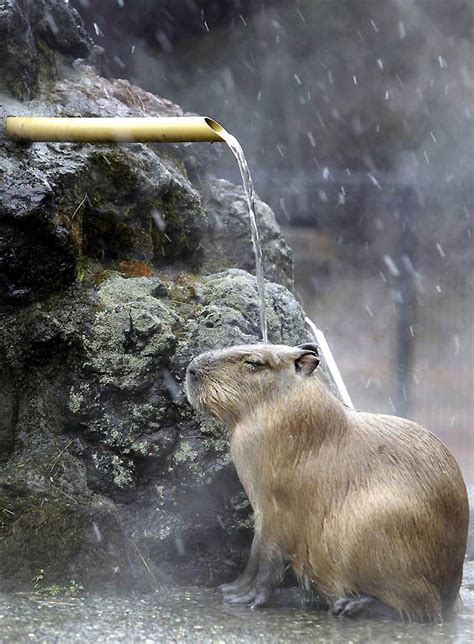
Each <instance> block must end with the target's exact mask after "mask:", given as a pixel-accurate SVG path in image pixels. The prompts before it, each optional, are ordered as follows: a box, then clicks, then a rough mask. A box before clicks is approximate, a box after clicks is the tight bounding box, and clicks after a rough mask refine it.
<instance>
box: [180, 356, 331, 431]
mask: <svg viewBox="0 0 474 644" xmlns="http://www.w3.org/2000/svg"><path fill="white" fill-rule="evenodd" d="M318 364H319V358H318V347H317V346H316V345H314V344H303V345H300V346H298V347H288V346H286V345H284V344H249V345H242V346H236V347H230V348H228V349H222V350H220V351H207V352H206V353H201V354H200V355H198V356H197V357H196V358H194V360H192V362H191V363H190V364H189V366H188V369H187V372H186V390H187V395H188V399H189V402H190V403H191V404H192V405H193V407H195V408H196V409H198V410H200V411H206V412H209V413H211V414H213V415H214V416H216V417H217V418H219V419H221V420H223V421H225V422H231V423H232V422H236V421H237V420H238V419H239V418H241V417H243V416H244V415H246V414H247V413H248V412H249V411H251V410H252V409H253V408H255V407H257V406H258V405H259V403H261V402H262V401H264V400H269V399H271V398H272V397H280V396H283V395H285V392H286V391H288V390H289V389H290V388H291V387H292V386H294V385H295V384H297V382H298V381H299V380H301V379H302V378H306V377H308V376H309V375H310V374H311V373H312V372H313V371H314V370H315V369H316V367H317V366H318Z"/></svg>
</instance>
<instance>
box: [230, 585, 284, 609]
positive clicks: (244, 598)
mask: <svg viewBox="0 0 474 644" xmlns="http://www.w3.org/2000/svg"><path fill="white" fill-rule="evenodd" d="M273 588H274V586H273V585H271V584H265V583H258V584H255V585H254V586H252V587H250V588H247V589H246V590H243V591H242V592H240V593H232V594H226V595H224V603H226V604H231V605H237V606H250V608H252V609H254V608H259V607H260V606H264V605H265V604H266V603H267V601H268V598H269V597H270V595H271V594H272V592H273Z"/></svg>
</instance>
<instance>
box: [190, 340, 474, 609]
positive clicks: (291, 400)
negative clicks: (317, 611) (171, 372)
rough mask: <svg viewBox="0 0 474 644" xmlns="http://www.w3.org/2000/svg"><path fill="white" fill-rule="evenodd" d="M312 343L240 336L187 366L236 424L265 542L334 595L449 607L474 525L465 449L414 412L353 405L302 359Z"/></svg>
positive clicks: (202, 402)
mask: <svg viewBox="0 0 474 644" xmlns="http://www.w3.org/2000/svg"><path fill="white" fill-rule="evenodd" d="M304 353H305V352H304V351H303V350H302V349H299V348H291V347H286V346H283V345H255V346H254V345H251V346H243V347H233V348H230V349H225V350H223V351H218V352H209V353H206V354H202V355H201V356H198V358H196V359H195V360H194V361H193V362H192V363H191V365H190V367H189V368H188V381H187V384H188V396H189V398H190V401H191V402H192V404H193V405H194V406H196V407H197V408H200V409H205V410H207V411H209V412H211V413H212V414H214V415H215V416H217V417H218V418H221V419H222V420H224V421H226V422H227V423H228V424H229V426H230V428H231V430H232V438H231V455H232V459H233V461H234V463H235V466H236V468H237V473H238V475H239V478H240V480H241V482H242V485H243V486H244V488H245V491H246V493H247V495H248V497H249V499H250V502H251V504H252V507H253V510H254V513H255V533H256V542H258V543H259V544H264V546H265V553H266V554H265V556H266V557H268V558H273V557H274V556H278V557H280V558H281V559H282V560H284V561H285V562H288V564H289V565H291V566H292V568H293V569H294V571H295V573H296V574H297V576H298V577H299V578H300V580H302V581H305V582H307V581H309V582H310V583H311V584H312V586H313V587H314V588H315V589H316V591H317V592H318V594H319V595H320V596H321V597H322V598H323V599H325V600H326V601H327V602H328V604H330V605H331V604H334V602H335V601H336V600H337V599H338V598H341V597H358V596H368V597H371V598H375V599H376V600H378V601H379V602H382V603H383V604H385V605H387V606H389V607H391V608H392V609H394V610H395V611H396V612H397V613H398V614H399V615H400V616H401V617H403V618H404V619H408V620H439V619H442V618H443V617H446V616H448V615H449V614H451V613H452V611H453V609H454V607H455V604H456V601H457V598H458V593H459V588H460V584H461V580H462V567H463V560H464V554H465V549H466V541H467V528H468V501H467V494H466V488H465V485H464V482H463V479H462V476H461V473H460V470H459V468H458V465H457V463H456V461H455V460H454V458H453V457H452V456H451V454H450V453H449V452H448V450H447V449H446V447H445V446H444V445H443V444H442V443H441V442H440V441H439V440H438V439H437V438H436V437H435V436H434V435H433V434H431V433H430V432H429V431H428V430H426V429H425V428H423V427H421V426H420V425H417V424H416V423H413V422H411V421H409V420H405V419H403V418H398V417H395V416H386V415H382V414H369V413H361V412H355V411H352V410H350V409H348V408H346V407H345V406H344V405H343V404H342V403H341V402H340V401H339V400H338V399H337V398H335V397H334V396H333V395H332V394H331V392H330V391H329V389H328V388H327V387H326V385H325V384H324V382H323V380H322V378H321V377H320V376H319V374H318V373H315V374H311V375H308V373H307V372H305V371H304V370H303V371H296V369H295V364H297V361H298V359H299V358H300V356H301V355H303V354H304ZM249 359H250V360H251V361H253V362H255V361H257V362H261V363H262V365H263V366H258V367H256V366H255V365H253V366H252V365H251V364H250V365H249V364H248V360H249ZM316 365H317V363H316ZM316 365H314V366H313V368H314V367H315V366H316ZM189 370H191V371H193V372H195V373H196V374H197V375H196V378H197V380H196V381H194V382H193V381H192V378H191V377H190V375H189Z"/></svg>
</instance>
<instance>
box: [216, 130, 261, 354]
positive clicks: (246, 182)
mask: <svg viewBox="0 0 474 644" xmlns="http://www.w3.org/2000/svg"><path fill="white" fill-rule="evenodd" d="M219 135H220V136H221V137H222V138H223V139H224V141H225V142H226V143H227V145H228V146H229V148H230V149H231V150H232V153H233V155H234V156H235V158H236V159H237V163H238V164H239V170H240V175H241V177H242V183H243V186H244V190H245V195H246V197H247V204H248V207H249V218H250V232H251V233H252V242H253V252H254V254H255V274H256V278H257V290H258V298H259V310H260V329H261V331H262V339H263V341H264V342H265V343H266V342H268V332H267V316H266V312H265V279H264V274H263V259H262V247H261V246H260V236H259V234H258V226H257V217H256V212H255V190H254V187H253V182H252V177H251V175H250V170H249V166H248V163H247V159H246V158H245V155H244V151H243V150H242V146H241V145H240V143H239V142H238V141H237V139H236V138H235V136H233V135H232V134H230V133H229V132H227V131H226V130H224V128H222V129H220V130H219Z"/></svg>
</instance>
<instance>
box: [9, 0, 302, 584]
mask: <svg viewBox="0 0 474 644" xmlns="http://www.w3.org/2000/svg"><path fill="white" fill-rule="evenodd" d="M2 34H3V35H4V36H6V37H5V38H4V39H2V38H1V35H2ZM20 38H23V39H24V51H23V52H22V53H21V55H20V53H19V50H18V44H17V40H16V39H18V42H20ZM0 43H1V44H0V54H2V52H3V54H4V56H3V58H2V56H1V55H0V61H1V63H0V64H1V65H2V66H3V69H4V70H6V72H7V73H6V75H5V79H6V81H7V82H6V86H7V87H8V88H9V93H4V94H1V95H0V104H1V105H2V107H1V108H0V109H1V110H2V111H1V113H0V120H1V118H3V117H5V116H6V115H8V114H63V115H83V116H86V115H88V116H94V115H102V116H106V115H115V116H133V115H143V114H149V115H153V116H167V115H180V114H182V111H181V109H180V108H179V107H178V106H176V105H174V104H173V103H171V102H170V101H167V100H166V99H161V98H158V97H155V96H153V95H151V94H149V93H147V92H144V91H143V90H141V89H139V88H136V87H133V86H132V85H130V84H129V83H128V82H126V81H118V80H107V79H104V78H101V77H100V76H97V74H96V72H95V71H94V69H92V68H91V67H90V66H88V65H85V64H83V63H81V62H79V63H78V62H77V61H76V64H75V65H71V64H70V61H72V59H73V58H74V57H76V58H77V57H81V58H85V57H86V56H87V55H88V53H90V52H91V51H92V50H91V47H90V43H89V41H88V39H87V38H86V37H85V35H84V33H83V31H82V27H81V26H80V22H79V21H78V20H77V16H76V14H75V13H74V12H73V11H72V10H71V8H70V7H69V6H68V3H63V2H59V0H58V1H56V0H40V1H39V2H33V0H22V1H21V2H20V1H18V2H12V1H7V2H6V3H3V5H2V8H1V9H0ZM2 48H3V49H2ZM15 52H17V53H18V55H17V57H15ZM32 61H33V62H32ZM29 65H31V79H30V83H29V85H28V88H29V91H28V92H26V91H25V92H23V91H20V89H21V83H23V82H24V74H25V73H26V72H25V70H26V69H27V68H28V66H29ZM22 75H23V76H22ZM22 79H23V80H22ZM33 94H34V99H30V98H29V97H31V96H32V95H33ZM20 95H21V96H24V97H26V98H27V99H28V100H25V101H23V102H21V101H20V100H19V99H18V97H19V96H20ZM217 151H218V146H204V145H201V146H199V145H182V146H178V145H166V146H160V145H149V146H147V145H142V144H134V145H123V146H111V145H103V146H99V145H87V144H84V145H70V144H61V143H54V144H49V143H35V144H32V145H23V144H17V143H14V142H11V141H6V140H1V139H0V300H1V308H0V377H1V380H0V439H1V449H0V501H1V508H2V513H1V515H0V516H1V522H0V529H1V534H0V579H1V584H2V587H8V588H10V589H15V590H17V589H19V588H22V587H24V588H27V589H28V588H31V585H32V581H31V580H32V578H33V577H34V576H35V575H37V574H38V572H39V570H44V571H45V573H46V575H47V579H48V580H49V582H50V583H59V584H64V583H68V582H69V580H70V579H75V580H76V581H77V582H80V583H82V585H83V586H84V587H85V588H86V589H88V588H91V587H93V588H100V587H101V586H108V587H110V586H112V587H117V588H127V587H131V586H139V587H149V585H150V584H151V585H153V584H154V583H155V582H156V580H160V579H161V580H165V581H166V580H169V579H170V578H173V579H174V580H176V579H178V580H182V581H185V582H189V579H193V583H211V584H214V583H217V582H218V581H219V580H220V579H223V578H227V577H228V576H229V575H228V567H229V565H234V566H235V565H237V564H238V562H240V561H241V559H242V557H243V552H244V550H245V548H246V547H247V546H248V542H249V538H250V533H251V516H250V508H249V504H248V501H247V500H246V498H245V496H244V494H243V491H242V488H241V486H240V483H239V481H238V479H237V476H236V474H235V470H234V468H233V466H232V464H231V463H230V461H229V455H228V438H227V434H226V431H225V429H224V428H223V427H222V426H221V425H219V424H218V423H216V422H214V421H211V420H209V419H204V418H201V417H198V416H196V414H195V412H194V411H193V410H192V409H191V407H190V406H189V405H188V403H187V401H186V398H185V395H184V390H183V380H184V375H185V369H186V366H187V364H188V362H189V361H190V359H191V358H192V357H193V356H194V355H195V354H197V353H199V352H201V351H203V350H206V349H209V348H218V347H224V346H228V345H229V344H233V343H242V342H255V341H257V340H258V339H259V337H260V336H259V315H258V298H257V290H256V282H255V278H254V277H253V276H252V275H250V274H249V273H248V272H246V271H245V270H241V269H247V270H250V271H253V255H252V245H251V239H250V235H249V226H248V213H247V211H246V208H245V201H244V196H243V193H242V190H241V189H240V188H236V187H235V186H232V185H231V184H229V183H228V182H225V181H222V180H218V179H216V178H215V177H213V176H212V170H213V167H214V166H213V163H215V162H214V161H211V157H212V158H214V157H215V155H216V154H217ZM257 211H258V216H259V225H260V232H261V237H262V241H263V253H264V257H265V261H266V275H267V279H269V280H270V281H269V282H268V283H267V314H268V325H269V334H270V339H271V341H273V342H284V343H288V344H297V343H299V342H302V341H306V340H308V336H307V333H306V330H305V326H304V317H303V313H302V311H301V309H300V307H299V305H298V304H297V302H296V301H295V299H294V297H293V295H292V294H291V291H290V290H288V288H286V287H289V288H291V284H292V266H291V256H290V252H289V250H288V248H287V247H286V245H285V243H284V241H283V240H282V238H281V235H280V232H279V229H278V226H277V224H276V223H275V219H274V216H273V213H272V212H271V210H270V209H269V208H268V206H266V205H265V204H263V203H262V202H260V201H259V202H258V204H257ZM271 280H273V281H275V282H278V283H271Z"/></svg>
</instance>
